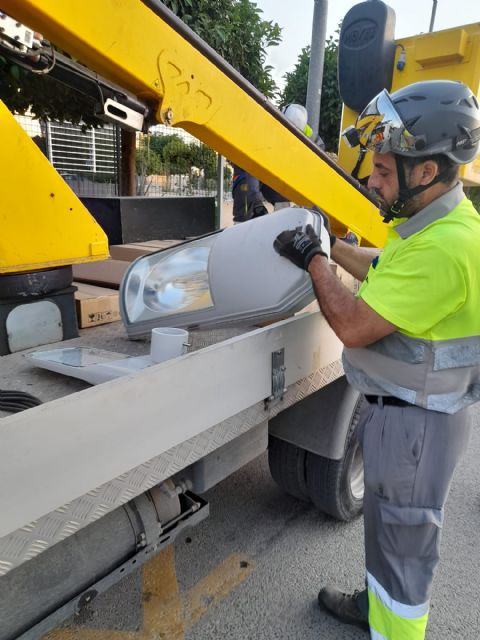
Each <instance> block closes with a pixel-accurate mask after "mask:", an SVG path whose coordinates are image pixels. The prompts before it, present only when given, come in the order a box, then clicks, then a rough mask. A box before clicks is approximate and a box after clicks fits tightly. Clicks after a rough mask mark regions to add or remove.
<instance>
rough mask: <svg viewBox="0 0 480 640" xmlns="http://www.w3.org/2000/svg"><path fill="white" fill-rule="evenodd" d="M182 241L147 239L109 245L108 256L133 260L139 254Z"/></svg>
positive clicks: (115, 258) (144, 254) (146, 253)
mask: <svg viewBox="0 0 480 640" xmlns="http://www.w3.org/2000/svg"><path fill="white" fill-rule="evenodd" d="M180 242H182V241H181V240H148V241H147V242H134V243H130V244H113V245H110V256H111V257H112V259H114V260H127V261H128V262H133V260H136V259H137V258H139V257H140V256H146V255H148V254H149V253H153V252H154V251H159V250H160V249H168V248H170V247H173V246H175V245H176V244H179V243H180Z"/></svg>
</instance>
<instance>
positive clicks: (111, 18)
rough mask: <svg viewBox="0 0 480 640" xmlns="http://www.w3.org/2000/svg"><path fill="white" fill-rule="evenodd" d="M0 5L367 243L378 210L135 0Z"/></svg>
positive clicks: (375, 233) (378, 241)
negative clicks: (338, 222) (318, 207)
mask: <svg viewBox="0 0 480 640" xmlns="http://www.w3.org/2000/svg"><path fill="white" fill-rule="evenodd" d="M0 4H1V6H2V9H3V10H4V11H5V12H6V13H8V14H9V15H11V16H13V17H15V18H16V19H17V20H20V21H21V22H23V23H24V24H26V25H28V26H29V27H31V28H34V29H36V30H37V31H40V32H41V33H43V34H44V35H45V36H46V37H48V38H49V39H50V40H51V41H52V42H54V43H55V44H57V45H58V46H60V47H61V48H62V49H64V50H66V51H68V52H69V53H70V54H72V55H73V56H75V58H77V59H78V60H80V61H81V62H83V63H84V64H86V65H87V66H88V67H90V68H91V69H93V70H95V71H97V72H98V73H100V74H102V75H103V76H105V77H106V78H108V79H110V80H111V81H113V82H116V83H117V84H119V85H121V86H122V87H124V88H125V89H127V90H129V91H131V92H132V93H134V94H136V95H137V96H139V97H140V98H141V99H144V100H147V101H149V102H150V103H152V104H153V105H154V106H155V108H157V109H158V113H157V118H158V120H159V122H164V123H167V124H171V125H174V126H175V125H178V126H182V127H183V128H185V129H186V130H187V131H189V132H190V133H192V134H193V135H195V136H197V137H198V138H199V139H201V140H202V141H203V142H205V143H206V144H208V145H210V146H211V147H213V148H214V149H216V150H217V151H218V152H219V153H221V154H223V155H225V156H226V157H227V158H228V159H229V160H231V161H233V162H235V163H237V164H239V165H240V166H243V167H244V168H245V169H246V170H248V171H249V172H251V173H252V174H254V175H255V176H257V177H258V178H259V179H260V180H261V181H263V182H265V183H267V184H268V185H269V186H271V187H272V188H274V189H276V190H277V191H279V192H280V193H282V194H284V195H285V196H287V197H288V198H289V199H290V200H292V201H293V202H296V203H298V204H300V205H311V204H316V205H318V206H320V207H322V208H323V209H325V210H326V211H327V213H329V214H330V215H331V216H332V217H334V218H336V219H338V220H339V221H340V222H341V223H342V224H344V225H346V226H348V227H349V228H351V229H352V230H354V231H356V232H357V233H359V234H360V235H361V236H363V237H365V238H366V239H368V241H369V242H371V243H372V244H375V245H383V242H384V239H385V235H386V230H385V225H382V223H381V220H380V216H379V215H378V209H377V208H376V206H375V205H374V204H373V203H372V201H371V200H369V199H368V198H366V197H365V196H364V195H362V193H361V192H360V191H359V190H358V189H357V188H356V187H355V185H354V183H353V182H352V183H350V182H349V181H348V180H346V179H345V177H344V176H343V174H342V172H341V171H338V169H336V168H335V167H334V166H331V164H329V162H328V158H327V160H325V156H322V154H319V153H316V152H315V151H313V150H312V149H311V148H309V146H308V144H305V142H304V141H303V140H302V139H301V137H299V136H297V135H295V134H293V133H292V132H291V131H289V130H288V129H287V128H286V127H285V126H284V125H283V124H282V122H281V121H279V120H277V119H276V118H275V117H272V115H271V114H270V113H269V112H268V111H267V110H266V109H265V108H263V106H262V105H261V104H259V102H258V101H257V100H255V99H254V98H253V97H251V96H250V95H248V94H247V93H246V92H245V91H244V90H243V89H242V88H241V87H240V86H238V85H237V84H236V83H235V82H234V81H233V80H232V79H230V78H229V77H228V76H227V75H226V74H225V73H224V72H223V71H221V70H220V69H219V68H218V67H217V66H216V65H215V64H214V63H213V62H212V61H210V60H209V59H208V58H207V57H205V55H203V54H202V53H201V52H200V51H199V50H198V49H197V48H196V47H194V46H192V44H190V43H189V42H188V41H187V40H186V39H185V38H184V37H183V36H181V35H179V34H178V33H177V31H176V30H175V29H174V28H172V27H171V26H169V25H168V24H167V23H166V22H165V21H164V20H162V19H161V18H160V17H159V16H157V15H156V14H155V13H154V12H153V11H152V10H151V9H149V8H148V7H147V6H145V4H143V3H142V2H140V0H121V1H119V0H101V2H98V0H85V1H84V2H82V3H81V4H80V5H79V4H78V3H77V2H73V0H1V2H0Z"/></svg>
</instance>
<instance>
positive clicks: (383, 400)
mask: <svg viewBox="0 0 480 640" xmlns="http://www.w3.org/2000/svg"><path fill="white" fill-rule="evenodd" d="M365 400H366V401H367V402H368V403H369V404H378V405H380V406H382V405H384V404H389V405H393V406H395V407H413V406H414V405H412V404H411V403H410V402H406V401H405V400H400V398H395V396H370V395H368V396H365Z"/></svg>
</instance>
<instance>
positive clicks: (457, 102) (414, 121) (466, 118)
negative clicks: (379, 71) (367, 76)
mask: <svg viewBox="0 0 480 640" xmlns="http://www.w3.org/2000/svg"><path fill="white" fill-rule="evenodd" d="M343 135H344V138H345V140H346V141H347V143H348V144H349V145H350V146H357V145H360V146H362V147H364V148H366V149H370V150H371V151H376V152H378V153H388V152H391V153H394V154H397V155H401V156H407V157H411V158H422V157H425V156H433V155H437V154H442V155H445V156H447V157H448V158H450V160H452V162H454V163H456V164H467V163H468V162H471V161H472V160H473V159H474V158H475V156H476V155H477V153H478V147H479V143H480V108H479V104H478V99H477V97H476V96H475V95H474V94H473V93H472V91H471V90H470V89H469V88H468V87H467V86H466V85H464V84H463V83H461V82H454V81H451V80H426V81H424V82H416V83H414V84H410V85H408V86H406V87H403V88H402V89H399V90H398V91H395V92H394V93H392V94H390V93H389V92H388V91H387V90H386V89H384V90H383V91H381V92H380V93H379V94H378V95H377V96H375V98H373V100H371V101H370V103H369V104H368V105H367V106H366V107H365V109H364V110H363V111H362V113H361V114H360V115H359V116H358V118H357V121H356V123H355V126H354V127H349V128H348V129H346V130H345V132H344V134H343Z"/></svg>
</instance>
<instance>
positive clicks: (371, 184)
mask: <svg viewBox="0 0 480 640" xmlns="http://www.w3.org/2000/svg"><path fill="white" fill-rule="evenodd" d="M377 187H378V180H377V178H376V176H375V173H371V174H370V175H369V176H368V182H367V188H368V189H376V188H377Z"/></svg>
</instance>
